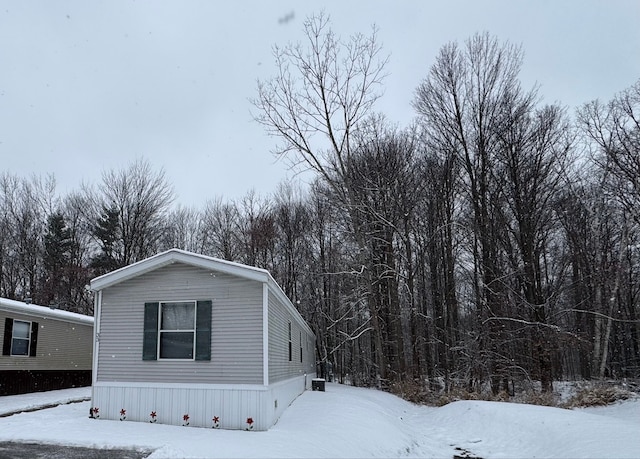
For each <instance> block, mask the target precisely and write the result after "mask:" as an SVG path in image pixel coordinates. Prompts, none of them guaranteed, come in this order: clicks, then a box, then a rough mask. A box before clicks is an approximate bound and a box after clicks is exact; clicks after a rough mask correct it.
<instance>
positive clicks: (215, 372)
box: [97, 263, 263, 384]
mask: <svg viewBox="0 0 640 459" xmlns="http://www.w3.org/2000/svg"><path fill="white" fill-rule="evenodd" d="M178 300H211V301H212V314H211V316H212V317H211V322H212V324H211V348H212V349H211V360H210V361H162V360H157V361H147V360H145V361H143V360H142V344H143V329H144V304H145V303H146V302H156V301H178ZM101 304H102V306H101V316H100V345H99V355H98V374H97V381H98V382H100V381H105V382H106V381H122V382H157V383H196V384H197V383H203V384H213V383H225V384H262V382H263V380H262V377H263V374H262V364H263V360H262V283H261V282H257V281H251V280H246V279H242V278H240V277H236V276H230V275H228V274H223V273H219V272H213V271H210V270H206V269H202V268H197V267H193V266H190V265H186V264H182V263H174V264H171V265H168V266H165V267H161V268H158V269H155V270H153V271H151V272H148V273H146V274H142V275H140V276H137V277H135V278H132V279H129V280H126V281H123V282H121V283H119V284H116V285H113V286H111V287H107V288H105V289H104V290H102V303H101Z"/></svg>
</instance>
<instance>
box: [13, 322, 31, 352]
mask: <svg viewBox="0 0 640 459" xmlns="http://www.w3.org/2000/svg"><path fill="white" fill-rule="evenodd" d="M30 335H31V322H24V321H22V320H14V321H13V336H12V339H11V355H29V341H30V340H31V336H30Z"/></svg>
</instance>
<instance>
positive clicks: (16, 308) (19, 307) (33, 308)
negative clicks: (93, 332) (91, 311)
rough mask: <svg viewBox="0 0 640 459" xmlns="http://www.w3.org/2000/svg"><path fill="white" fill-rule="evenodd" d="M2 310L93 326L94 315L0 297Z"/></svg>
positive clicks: (0, 308)
mask: <svg viewBox="0 0 640 459" xmlns="http://www.w3.org/2000/svg"><path fill="white" fill-rule="evenodd" d="M0 310H3V311H8V312H12V313H14V314H23V315H25V316H31V317H34V318H38V317H42V318H45V319H53V320H60V321H63V322H72V323H76V324H81V325H91V326H93V317H91V316H85V315H83V314H78V313H75V312H70V311H63V310H61V309H51V308H48V307H46V306H39V305H37V304H31V303H29V304H27V303H24V302H22V301H16V300H10V299H8V298H0Z"/></svg>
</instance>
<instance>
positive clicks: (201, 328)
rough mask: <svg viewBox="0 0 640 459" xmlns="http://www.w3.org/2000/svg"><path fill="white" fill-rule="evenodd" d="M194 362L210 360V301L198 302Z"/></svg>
mask: <svg viewBox="0 0 640 459" xmlns="http://www.w3.org/2000/svg"><path fill="white" fill-rule="evenodd" d="M196 360H211V300H203V301H198V307H197V312H196Z"/></svg>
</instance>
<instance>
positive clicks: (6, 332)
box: [0, 298, 93, 395]
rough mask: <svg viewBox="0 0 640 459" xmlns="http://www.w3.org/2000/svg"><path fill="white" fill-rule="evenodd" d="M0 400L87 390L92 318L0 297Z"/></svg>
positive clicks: (91, 344)
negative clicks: (64, 390)
mask: <svg viewBox="0 0 640 459" xmlns="http://www.w3.org/2000/svg"><path fill="white" fill-rule="evenodd" d="M0 343H1V344H2V355H0V395H13V394H24V393H28V392H40V391H46V390H56V389H66V388H69V387H82V386H89V385H91V368H92V352H93V317H89V316H85V315H82V314H75V313H73V312H68V311H61V310H57V309H50V308H48V307H44V306H37V305H34V304H27V303H23V302H21V301H15V300H9V299H6V298H0Z"/></svg>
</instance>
